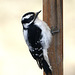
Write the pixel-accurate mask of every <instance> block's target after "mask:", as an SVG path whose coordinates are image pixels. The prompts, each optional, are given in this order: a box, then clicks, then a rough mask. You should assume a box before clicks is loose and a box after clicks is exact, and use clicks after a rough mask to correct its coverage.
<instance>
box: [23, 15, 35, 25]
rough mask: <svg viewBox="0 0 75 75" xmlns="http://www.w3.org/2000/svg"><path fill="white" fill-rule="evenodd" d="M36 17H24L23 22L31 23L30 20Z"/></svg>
mask: <svg viewBox="0 0 75 75" xmlns="http://www.w3.org/2000/svg"><path fill="white" fill-rule="evenodd" d="M33 19H34V16H33V15H32V16H31V17H30V18H28V19H26V18H25V19H24V20H22V24H23V23H29V22H31V21H32V20H33Z"/></svg>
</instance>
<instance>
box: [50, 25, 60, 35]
mask: <svg viewBox="0 0 75 75" xmlns="http://www.w3.org/2000/svg"><path fill="white" fill-rule="evenodd" d="M59 31H60V30H59V29H58V28H57V26H55V27H53V26H52V27H51V33H52V35H54V34H56V33H58V32H59Z"/></svg>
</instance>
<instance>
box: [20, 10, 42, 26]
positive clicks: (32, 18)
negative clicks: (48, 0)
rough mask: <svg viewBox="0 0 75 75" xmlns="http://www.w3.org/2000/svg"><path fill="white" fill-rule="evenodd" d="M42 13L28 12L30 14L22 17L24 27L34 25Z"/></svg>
mask: <svg viewBox="0 0 75 75" xmlns="http://www.w3.org/2000/svg"><path fill="white" fill-rule="evenodd" d="M40 12H41V11H39V12H37V13H34V12H28V13H26V14H24V15H23V16H22V20H21V23H22V25H30V24H31V23H33V22H34V21H35V20H36V18H37V16H38V14H39V13H40Z"/></svg>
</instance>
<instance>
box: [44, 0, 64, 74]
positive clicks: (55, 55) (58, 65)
mask: <svg viewBox="0 0 75 75" xmlns="http://www.w3.org/2000/svg"><path fill="white" fill-rule="evenodd" d="M43 20H44V21H45V22H46V23H47V24H48V25H49V27H52V26H53V27H55V26H57V28H58V29H59V30H60V32H59V33H57V34H55V35H54V36H53V39H52V43H51V45H50V48H49V49H48V54H49V60H50V63H51V65H52V69H53V72H52V75H63V0H43ZM44 75H45V73H44ZM49 75H50V74H49Z"/></svg>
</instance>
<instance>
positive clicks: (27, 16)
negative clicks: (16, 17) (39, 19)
mask: <svg viewBox="0 0 75 75" xmlns="http://www.w3.org/2000/svg"><path fill="white" fill-rule="evenodd" d="M32 15H33V14H29V15H26V16H25V17H23V18H22V20H24V19H28V18H30V16H32Z"/></svg>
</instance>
